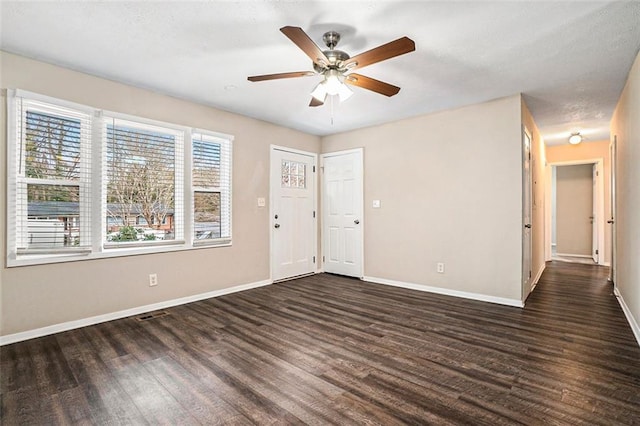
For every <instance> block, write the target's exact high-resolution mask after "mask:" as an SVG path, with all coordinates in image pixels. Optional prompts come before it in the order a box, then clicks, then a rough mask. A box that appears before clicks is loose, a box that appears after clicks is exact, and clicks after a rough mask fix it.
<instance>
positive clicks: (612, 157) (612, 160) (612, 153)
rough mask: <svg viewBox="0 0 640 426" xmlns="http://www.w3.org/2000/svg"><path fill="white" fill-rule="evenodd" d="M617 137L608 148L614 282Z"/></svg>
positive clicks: (612, 273)
mask: <svg viewBox="0 0 640 426" xmlns="http://www.w3.org/2000/svg"><path fill="white" fill-rule="evenodd" d="M617 143H618V136H617V135H614V136H613V140H612V141H611V145H610V146H609V164H610V173H611V175H610V179H609V183H610V185H611V187H610V188H609V203H610V207H611V210H610V211H611V218H610V219H609V220H608V221H607V223H608V224H609V225H611V266H610V267H609V281H612V282H613V283H614V285H615V282H616V161H617V159H616V155H617Z"/></svg>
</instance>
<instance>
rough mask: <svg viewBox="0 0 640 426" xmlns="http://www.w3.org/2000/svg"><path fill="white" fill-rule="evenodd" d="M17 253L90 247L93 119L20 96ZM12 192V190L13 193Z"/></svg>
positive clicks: (17, 155)
mask: <svg viewBox="0 0 640 426" xmlns="http://www.w3.org/2000/svg"><path fill="white" fill-rule="evenodd" d="M15 117H16V121H17V122H16V124H15V126H16V139H17V140H16V145H17V148H16V150H15V152H16V156H15V157H16V158H15V161H16V165H15V170H16V172H17V173H16V179H15V181H14V185H15V186H14V187H13V188H11V189H12V190H13V191H15V207H16V211H15V213H16V215H15V219H16V245H17V250H18V251H25V252H28V251H31V252H36V251H44V252H56V251H69V250H84V249H87V248H88V247H89V246H90V245H91V226H90V210H91V205H90V203H91V197H90V189H91V188H90V182H89V179H90V176H91V161H90V158H91V128H92V127H91V126H92V124H91V117H90V115H89V114H88V113H86V112H83V111H78V110H74V109H72V108H66V107H62V106H59V105H55V104H50V103H46V102H40V101H37V100H31V99H25V98H22V97H17V98H16V115H15ZM12 190H10V191H9V192H10V193H11V192H13V191H12Z"/></svg>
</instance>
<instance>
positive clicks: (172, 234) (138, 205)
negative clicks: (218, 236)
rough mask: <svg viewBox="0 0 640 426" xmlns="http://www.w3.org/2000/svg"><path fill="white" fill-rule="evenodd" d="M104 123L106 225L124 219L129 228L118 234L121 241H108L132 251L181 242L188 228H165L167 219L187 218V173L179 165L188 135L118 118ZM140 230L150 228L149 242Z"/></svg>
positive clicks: (115, 239) (107, 119) (148, 230)
mask: <svg viewBox="0 0 640 426" xmlns="http://www.w3.org/2000/svg"><path fill="white" fill-rule="evenodd" d="M103 122H104V126H105V127H104V130H103V132H104V134H105V145H106V171H107V173H106V187H107V190H106V194H105V197H106V213H105V214H106V220H108V219H109V218H112V219H119V220H121V221H122V223H123V224H124V225H123V226H122V228H120V229H118V230H115V231H116V232H118V233H119V235H115V236H114V235H113V234H111V235H107V236H106V237H105V238H106V241H107V242H110V243H113V244H115V245H118V246H126V245H131V244H128V243H139V242H140V241H143V242H145V243H149V242H151V241H155V240H162V241H165V242H168V241H171V240H181V239H182V238H183V235H182V234H183V229H182V227H179V229H176V227H175V225H176V222H175V221H170V222H169V223H170V226H162V223H163V222H164V223H165V224H166V223H167V217H176V216H180V217H181V216H182V214H181V213H180V212H179V210H181V208H182V199H183V197H182V196H181V194H182V193H183V188H182V181H183V170H182V161H178V160H179V159H180V160H182V158H183V154H182V147H183V146H184V131H177V130H174V129H171V128H167V127H159V126H150V125H147V124H144V123H140V122H135V121H131V120H122V119H118V118H115V117H105V118H104V119H103ZM178 223H181V221H178ZM134 225H137V226H143V227H144V228H143V230H146V231H147V232H146V233H145V236H144V238H139V233H134V232H131V229H130V228H131V227H132V226H134ZM107 227H108V228H109V226H107ZM111 232H114V230H112V231H111ZM143 232H144V231H143ZM111 246H112V245H109V244H108V245H107V247H111Z"/></svg>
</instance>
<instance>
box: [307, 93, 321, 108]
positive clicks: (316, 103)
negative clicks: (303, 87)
mask: <svg viewBox="0 0 640 426" xmlns="http://www.w3.org/2000/svg"><path fill="white" fill-rule="evenodd" d="M321 105H324V102H322V101H319V100H317V99H316V98H314V97H313V96H312V97H311V102H309V106H310V107H318V106H321Z"/></svg>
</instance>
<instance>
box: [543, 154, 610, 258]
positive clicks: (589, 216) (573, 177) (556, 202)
mask: <svg viewBox="0 0 640 426" xmlns="http://www.w3.org/2000/svg"><path fill="white" fill-rule="evenodd" d="M602 165H603V161H602V159H595V160H581V161H574V162H563V163H551V164H550V165H549V166H550V173H549V177H550V182H549V186H550V194H551V200H550V209H551V211H550V214H549V217H550V228H551V229H550V232H549V233H547V236H548V241H547V245H548V247H547V248H548V253H549V256H548V258H549V259H553V260H560V261H566V262H574V263H587V264H592V265H594V264H597V265H602V264H604V262H605V253H604V219H605V218H604V180H603V173H602Z"/></svg>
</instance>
